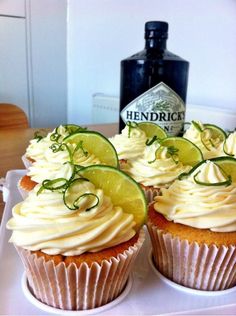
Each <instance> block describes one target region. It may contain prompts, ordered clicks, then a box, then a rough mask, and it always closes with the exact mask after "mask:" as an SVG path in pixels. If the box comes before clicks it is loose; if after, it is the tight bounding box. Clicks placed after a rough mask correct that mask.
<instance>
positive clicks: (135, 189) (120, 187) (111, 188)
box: [79, 165, 147, 231]
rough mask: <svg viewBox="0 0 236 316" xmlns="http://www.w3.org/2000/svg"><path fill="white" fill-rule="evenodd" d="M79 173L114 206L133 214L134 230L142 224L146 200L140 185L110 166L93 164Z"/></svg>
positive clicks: (144, 216)
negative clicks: (108, 198) (100, 190)
mask: <svg viewBox="0 0 236 316" xmlns="http://www.w3.org/2000/svg"><path fill="white" fill-rule="evenodd" d="M79 174H80V175H81V176H82V177H84V178H86V179H88V180H89V181H90V182H92V183H93V184H94V185H95V187H96V188H100V189H102V190H103V191H104V194H105V195H107V196H109V197H110V198H111V200H112V203H113V204H114V205H115V206H120V207H122V209H123V211H124V212H125V213H129V214H133V215H134V220H135V222H136V227H135V229H136V231H137V230H138V229H139V228H140V227H141V226H142V225H143V224H144V222H145V220H146V214H147V202H146V199H145V196H144V193H143V191H142V189H141V188H140V186H139V185H138V184H137V183H136V182H135V181H134V180H133V179H132V178H131V177H130V176H128V175H127V174H125V173H124V172H122V171H120V170H118V169H116V168H114V167H110V166H102V165H93V166H89V167H85V168H83V169H81V170H80V171H79Z"/></svg>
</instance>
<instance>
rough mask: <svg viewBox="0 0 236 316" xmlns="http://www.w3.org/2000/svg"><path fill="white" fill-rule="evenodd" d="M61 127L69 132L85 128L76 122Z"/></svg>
mask: <svg viewBox="0 0 236 316" xmlns="http://www.w3.org/2000/svg"><path fill="white" fill-rule="evenodd" d="M63 127H64V128H65V129H66V130H67V131H68V132H69V134H72V133H76V132H81V131H85V130H86V129H87V128H86V127H82V126H80V125H76V124H64V125H63Z"/></svg>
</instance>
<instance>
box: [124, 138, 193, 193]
mask: <svg viewBox="0 0 236 316" xmlns="http://www.w3.org/2000/svg"><path fill="white" fill-rule="evenodd" d="M159 147H160V145H159V144H158V143H153V144H152V145H150V146H146V148H145V150H144V154H143V156H142V157H138V158H136V159H130V160H128V163H126V164H123V165H121V167H122V169H123V171H124V172H126V173H128V174H129V175H130V176H131V177H132V178H134V179H135V180H136V181H137V182H138V183H141V184H143V185H145V186H154V187H162V186H167V185H169V184H170V183H171V182H173V181H174V180H175V179H176V178H177V177H178V176H179V175H180V174H181V173H182V172H187V171H189V170H190V169H191V167H190V166H185V165H183V164H182V162H181V161H178V162H177V161H176V162H175V161H174V160H173V158H172V157H170V156H169V155H168V153H167V148H166V147H163V148H160V150H158V151H157V154H156V150H157V149H158V148H159Z"/></svg>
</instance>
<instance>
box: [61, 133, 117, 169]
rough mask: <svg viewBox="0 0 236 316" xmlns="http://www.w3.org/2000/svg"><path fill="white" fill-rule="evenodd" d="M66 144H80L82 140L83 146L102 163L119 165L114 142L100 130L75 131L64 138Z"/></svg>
mask: <svg viewBox="0 0 236 316" xmlns="http://www.w3.org/2000/svg"><path fill="white" fill-rule="evenodd" d="M63 142H64V143H66V144H68V143H69V144H78V143H80V142H82V144H83V148H84V149H85V150H87V151H88V152H89V153H92V154H94V155H95V156H96V158H98V159H99V160H100V162H101V164H106V165H108V166H113V167H118V166H119V163H118V157H117V153H116V150H115V148H114V146H113V145H112V143H111V142H110V141H109V140H108V139H107V138H106V137H104V136H103V135H102V134H100V133H98V132H92V131H81V132H78V133H73V134H71V135H69V136H67V137H65V138H64V140H63Z"/></svg>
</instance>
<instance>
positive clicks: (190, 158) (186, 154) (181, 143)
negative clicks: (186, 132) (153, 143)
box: [161, 137, 203, 166]
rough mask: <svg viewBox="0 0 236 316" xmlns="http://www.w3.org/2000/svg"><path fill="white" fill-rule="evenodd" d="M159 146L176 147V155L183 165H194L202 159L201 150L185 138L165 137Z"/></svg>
mask: <svg viewBox="0 0 236 316" xmlns="http://www.w3.org/2000/svg"><path fill="white" fill-rule="evenodd" d="M161 146H165V147H173V148H174V149H177V150H178V151H177V156H178V157H179V160H180V161H181V162H182V163H183V164H184V165H188V166H194V165H196V164H197V163H199V162H200V161H201V160H203V156H202V152H201V150H200V149H199V148H198V147H197V146H196V145H195V144H194V143H192V142H191V141H190V140H188V139H186V138H182V137H167V138H165V139H163V140H162V141H161Z"/></svg>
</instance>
